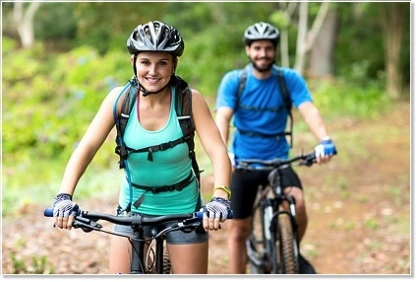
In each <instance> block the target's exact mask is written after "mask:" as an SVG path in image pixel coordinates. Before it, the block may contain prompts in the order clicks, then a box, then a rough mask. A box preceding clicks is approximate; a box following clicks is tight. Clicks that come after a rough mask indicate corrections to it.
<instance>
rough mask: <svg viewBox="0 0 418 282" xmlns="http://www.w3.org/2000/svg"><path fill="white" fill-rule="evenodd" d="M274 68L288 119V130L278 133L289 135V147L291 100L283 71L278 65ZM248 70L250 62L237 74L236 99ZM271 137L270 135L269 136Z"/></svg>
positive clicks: (242, 89) (291, 122) (239, 95)
mask: <svg viewBox="0 0 418 282" xmlns="http://www.w3.org/2000/svg"><path fill="white" fill-rule="evenodd" d="M275 69H276V70H277V80H278V83H279V87H280V92H281V93H282V97H283V101H284V103H285V107H286V110H287V113H288V115H289V119H290V130H289V131H285V132H283V133H282V134H280V135H289V136H290V147H292V146H293V115H292V101H291V100H290V95H289V91H288V89H287V87H286V82H285V80H284V77H283V73H282V71H281V70H280V68H279V67H275ZM249 70H250V64H248V65H247V66H246V67H245V68H243V69H242V70H241V73H240V76H239V85H238V93H237V97H238V99H237V100H238V101H239V98H240V97H241V94H242V93H243V92H244V89H245V85H246V83H247V72H248V71H249ZM240 132H241V133H244V134H247V135H261V134H260V133H255V132H247V131H242V130H240ZM269 137H271V136H269Z"/></svg>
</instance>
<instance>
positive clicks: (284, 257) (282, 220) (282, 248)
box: [275, 213, 299, 274]
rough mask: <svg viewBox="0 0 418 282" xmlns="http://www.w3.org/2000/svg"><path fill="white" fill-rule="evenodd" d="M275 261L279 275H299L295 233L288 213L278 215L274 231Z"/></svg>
mask: <svg viewBox="0 0 418 282" xmlns="http://www.w3.org/2000/svg"><path fill="white" fill-rule="evenodd" d="M276 236H277V238H276V240H275V241H276V259H277V264H278V266H279V271H280V272H279V273H282V274H297V273H299V261H298V256H299V250H298V243H297V239H296V237H295V233H294V232H293V228H292V220H291V218H290V215H289V214H288V213H280V214H279V215H278V220H277V230H276Z"/></svg>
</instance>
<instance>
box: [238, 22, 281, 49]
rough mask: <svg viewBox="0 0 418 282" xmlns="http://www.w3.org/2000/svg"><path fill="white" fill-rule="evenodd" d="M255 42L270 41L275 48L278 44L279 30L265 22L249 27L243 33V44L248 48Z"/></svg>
mask: <svg viewBox="0 0 418 282" xmlns="http://www.w3.org/2000/svg"><path fill="white" fill-rule="evenodd" d="M257 40H270V41H271V42H273V44H274V45H275V46H277V44H278V43H279V30H278V29H277V28H276V27H275V26H273V25H271V24H269V23H265V22H258V23H255V24H253V25H251V26H249V27H248V28H247V29H246V30H245V32H244V43H245V45H247V46H249V45H250V44H251V43H252V42H254V41H257Z"/></svg>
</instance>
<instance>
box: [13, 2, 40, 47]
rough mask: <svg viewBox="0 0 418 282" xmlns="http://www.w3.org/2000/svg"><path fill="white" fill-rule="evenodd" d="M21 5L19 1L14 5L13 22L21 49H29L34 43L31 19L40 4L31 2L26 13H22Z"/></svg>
mask: <svg viewBox="0 0 418 282" xmlns="http://www.w3.org/2000/svg"><path fill="white" fill-rule="evenodd" d="M23 5H24V3H23V2H21V1H18V2H15V3H14V9H13V20H14V22H15V24H16V28H17V32H18V34H19V36H20V41H21V44H22V46H23V48H29V47H31V46H32V45H33V43H34V41H35V35H34V28H33V18H34V16H35V14H36V11H37V10H38V8H39V6H40V5H41V3H40V2H31V3H30V4H29V7H28V8H27V9H26V11H24V8H23Z"/></svg>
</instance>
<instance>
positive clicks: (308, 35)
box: [294, 2, 330, 74]
mask: <svg viewBox="0 0 418 282" xmlns="http://www.w3.org/2000/svg"><path fill="white" fill-rule="evenodd" d="M308 4H309V3H308V2H301V3H300V10H299V25H298V28H299V29H298V38H297V47H296V60H295V66H294V68H295V70H296V71H298V72H299V73H301V74H303V71H304V68H305V58H306V53H308V52H309V51H310V50H311V49H312V46H313V43H314V41H315V39H316V37H317V35H318V33H319V31H320V30H321V28H322V25H323V23H324V20H325V17H326V15H327V13H328V7H329V4H330V3H329V2H322V3H321V7H320V9H319V12H318V14H317V15H316V17H315V20H314V22H313V24H312V28H311V29H308Z"/></svg>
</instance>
